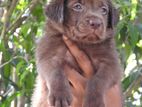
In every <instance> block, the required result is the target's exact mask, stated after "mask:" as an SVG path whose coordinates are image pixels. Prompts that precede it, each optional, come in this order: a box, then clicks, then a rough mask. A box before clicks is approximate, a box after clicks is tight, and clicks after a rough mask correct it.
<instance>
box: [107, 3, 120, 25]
mask: <svg viewBox="0 0 142 107" xmlns="http://www.w3.org/2000/svg"><path fill="white" fill-rule="evenodd" d="M108 5H109V13H108V28H114V27H115V26H116V25H117V23H118V21H119V12H118V10H117V9H116V8H115V7H114V6H113V4H112V3H111V2H109V4H108Z"/></svg>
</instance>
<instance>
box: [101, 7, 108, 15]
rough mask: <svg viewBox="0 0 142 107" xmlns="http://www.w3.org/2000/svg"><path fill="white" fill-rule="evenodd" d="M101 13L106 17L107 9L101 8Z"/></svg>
mask: <svg viewBox="0 0 142 107" xmlns="http://www.w3.org/2000/svg"><path fill="white" fill-rule="evenodd" d="M101 12H102V14H103V15H107V13H108V10H107V8H106V7H105V6H104V7H102V8H101Z"/></svg>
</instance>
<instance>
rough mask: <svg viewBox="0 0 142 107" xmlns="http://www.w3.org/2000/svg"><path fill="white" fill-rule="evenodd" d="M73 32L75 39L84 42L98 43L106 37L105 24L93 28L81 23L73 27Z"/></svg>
mask: <svg viewBox="0 0 142 107" xmlns="http://www.w3.org/2000/svg"><path fill="white" fill-rule="evenodd" d="M72 33H73V34H72V35H73V39H74V40H75V41H80V42H84V43H98V42H100V41H103V40H104V39H105V27H104V25H103V24H101V25H100V26H99V27H97V28H92V27H90V26H86V25H84V24H82V23H81V24H79V25H78V26H77V27H73V28H72Z"/></svg>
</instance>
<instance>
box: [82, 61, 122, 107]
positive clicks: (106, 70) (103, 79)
mask: <svg viewBox="0 0 142 107" xmlns="http://www.w3.org/2000/svg"><path fill="white" fill-rule="evenodd" d="M120 74H121V71H120V68H119V67H118V66H116V65H115V64H112V65H108V64H104V63H100V65H99V67H98V71H97V73H96V74H95V75H94V76H93V77H92V78H91V79H90V80H89V81H88V83H87V88H86V93H85V94H86V95H85V100H84V104H83V107H105V104H104V94H105V92H106V91H107V90H108V89H110V88H111V87H112V86H113V85H114V84H116V83H118V82H119V81H120Z"/></svg>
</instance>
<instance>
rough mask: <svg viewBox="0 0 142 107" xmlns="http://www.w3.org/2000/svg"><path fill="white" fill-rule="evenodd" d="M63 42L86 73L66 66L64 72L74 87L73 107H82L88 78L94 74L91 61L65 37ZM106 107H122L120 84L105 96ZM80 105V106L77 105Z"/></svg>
mask: <svg viewBox="0 0 142 107" xmlns="http://www.w3.org/2000/svg"><path fill="white" fill-rule="evenodd" d="M63 40H64V42H65V44H66V45H67V47H68V48H69V50H70V52H71V54H72V55H73V57H74V58H75V59H76V61H77V63H78V65H79V67H80V68H81V69H82V71H83V72H84V74H83V75H81V74H79V73H78V72H77V71H76V70H75V69H73V68H71V67H70V66H68V65H65V68H64V71H65V73H66V75H67V78H68V80H69V81H70V82H71V84H72V85H73V87H72V91H73V95H74V102H75V104H74V106H73V107H79V106H80V107H81V106H82V105H81V104H82V103H81V102H82V101H83V96H84V93H85V87H86V82H87V80H88V78H89V77H90V76H91V75H92V73H93V67H92V65H91V61H90V60H89V58H88V57H87V56H86V55H85V54H84V52H83V51H81V50H80V49H79V48H78V47H77V46H76V45H75V44H74V43H73V42H71V41H70V40H69V39H68V38H66V37H65V36H64V37H63ZM104 100H105V105H106V107H122V100H121V90H120V87H119V84H116V85H115V86H113V87H112V88H111V89H109V90H107V92H106V94H105V96H104ZM77 103H80V104H77Z"/></svg>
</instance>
